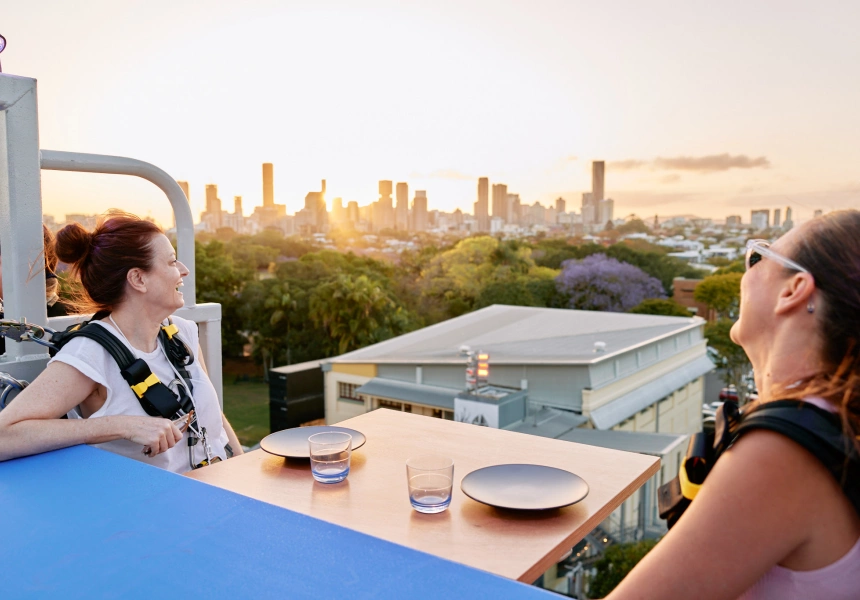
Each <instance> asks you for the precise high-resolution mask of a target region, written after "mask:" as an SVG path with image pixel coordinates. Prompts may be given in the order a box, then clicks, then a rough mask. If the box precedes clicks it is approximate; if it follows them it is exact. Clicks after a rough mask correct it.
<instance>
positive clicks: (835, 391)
mask: <svg viewBox="0 0 860 600" xmlns="http://www.w3.org/2000/svg"><path fill="white" fill-rule="evenodd" d="M804 234H805V235H803V236H801V237H799V239H798V241H797V244H796V247H795V250H794V253H793V254H794V255H793V256H792V258H793V259H794V260H796V261H797V262H798V263H799V264H801V265H803V266H804V267H806V268H807V269H808V270H809V271H810V273H812V276H813V278H814V279H815V289H816V296H817V299H818V300H819V301H817V302H815V301H814V310H815V318H816V321H817V322H818V324H819V326H820V331H821V339H822V342H823V351H824V356H823V357H822V358H823V360H824V362H825V365H826V370H825V371H824V372H822V373H819V374H817V375H814V376H813V377H810V378H809V379H807V380H806V381H804V382H803V383H801V385H800V386H797V387H795V388H793V389H790V390H786V389H781V390H774V393H775V397H783V398H785V397H793V398H798V397H800V398H802V397H808V396H821V397H822V398H826V399H827V400H829V401H830V402H833V403H834V404H836V405H837V406H838V407H839V413H840V415H841V417H842V424H843V429H844V430H845V434H846V435H847V436H849V438H850V439H852V440H853V441H854V443H855V446H857V448H858V449H859V450H860V437H858V436H860V211H856V210H840V211H835V212H831V213H828V214H826V215H823V216H821V217H818V218H817V219H815V220H813V221H811V222H810V223H809V224H808V225H806V231H805V232H804Z"/></svg>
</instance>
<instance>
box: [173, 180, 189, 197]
mask: <svg viewBox="0 0 860 600" xmlns="http://www.w3.org/2000/svg"><path fill="white" fill-rule="evenodd" d="M176 183H178V184H179V187H180V189H182V192H183V193H184V194H185V198H186V199H188V200H191V192H190V191H189V189H188V182H187V181H177V182H176Z"/></svg>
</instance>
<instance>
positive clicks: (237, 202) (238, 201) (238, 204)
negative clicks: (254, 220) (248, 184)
mask: <svg viewBox="0 0 860 600" xmlns="http://www.w3.org/2000/svg"><path fill="white" fill-rule="evenodd" d="M233 212H234V213H236V214H237V215H240V216H241V215H242V196H234V197H233Z"/></svg>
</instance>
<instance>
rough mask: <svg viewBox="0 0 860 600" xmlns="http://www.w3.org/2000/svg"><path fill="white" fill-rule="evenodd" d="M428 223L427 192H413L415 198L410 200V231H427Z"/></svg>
mask: <svg viewBox="0 0 860 600" xmlns="http://www.w3.org/2000/svg"><path fill="white" fill-rule="evenodd" d="M428 223H429V221H428V218H427V192H426V191H424V190H415V198H414V199H413V200H412V229H413V230H415V231H427V225H428Z"/></svg>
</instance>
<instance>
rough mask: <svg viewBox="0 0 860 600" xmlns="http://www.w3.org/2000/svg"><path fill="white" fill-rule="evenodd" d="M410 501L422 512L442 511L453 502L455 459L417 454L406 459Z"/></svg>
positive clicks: (413, 506)
mask: <svg viewBox="0 0 860 600" xmlns="http://www.w3.org/2000/svg"><path fill="white" fill-rule="evenodd" d="M406 481H407V483H408V485H409V502H411V503H412V508H414V509H415V510H417V511H418V512H420V513H429V514H432V513H440V512H442V511H443V510H446V509H447V508H448V505H449V504H451V487H452V485H453V482H454V461H453V460H452V459H450V458H448V457H445V456H436V455H425V456H416V457H414V458H410V459H409V460H407V461H406Z"/></svg>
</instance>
